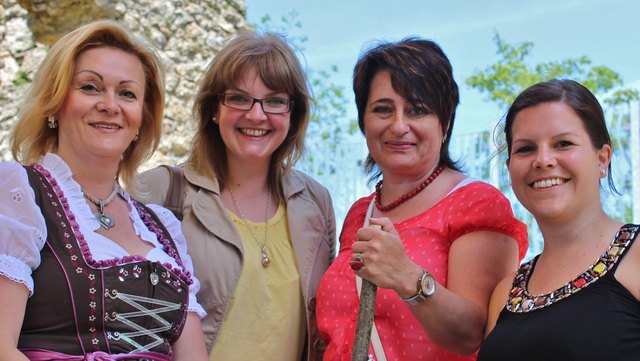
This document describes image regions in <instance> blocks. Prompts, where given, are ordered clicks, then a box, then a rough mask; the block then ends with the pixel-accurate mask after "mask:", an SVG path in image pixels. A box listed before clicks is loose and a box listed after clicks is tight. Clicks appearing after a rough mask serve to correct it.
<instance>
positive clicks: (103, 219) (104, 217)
mask: <svg viewBox="0 0 640 361" xmlns="http://www.w3.org/2000/svg"><path fill="white" fill-rule="evenodd" d="M80 189H81V190H82V194H83V195H84V196H85V197H86V198H87V199H88V200H89V201H91V203H93V204H95V205H96V207H97V208H98V211H97V212H95V213H94V214H93V216H94V217H95V218H96V221H98V223H100V225H101V226H102V228H104V229H109V228H111V227H113V226H115V225H116V222H115V220H114V219H113V217H111V216H110V215H108V214H105V213H104V207H106V206H108V205H109V204H111V202H113V200H114V199H116V195H117V194H118V193H120V185H118V182H117V181H114V182H113V190H112V191H111V193H110V194H109V196H107V198H105V199H100V198H98V197H96V196H94V195H93V194H91V193H89V192H87V191H86V190H85V189H84V188H82V187H80Z"/></svg>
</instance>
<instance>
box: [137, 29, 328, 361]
mask: <svg viewBox="0 0 640 361" xmlns="http://www.w3.org/2000/svg"><path fill="white" fill-rule="evenodd" d="M309 113H310V95H309V89H308V87H307V81H306V78H305V75H304V72H303V70H302V67H301V66H300V63H299V62H298V60H297V58H296V56H295V54H294V52H293V51H292V50H291V48H290V47H289V46H288V45H287V43H286V41H285V39H283V38H282V37H281V36H278V35H274V34H258V33H255V32H244V33H241V34H240V35H238V36H237V37H235V38H233V39H232V40H231V41H230V42H229V43H228V44H227V45H226V46H225V47H224V48H223V49H222V50H221V51H220V53H219V54H218V55H217V56H216V57H215V58H214V59H213V61H212V63H211V64H210V65H209V67H208V68H207V70H206V73H205V74H204V78H203V80H202V82H201V85H200V88H199V90H198V93H197V94H196V98H195V102H194V114H195V117H196V118H197V120H198V129H197V134H196V136H195V139H194V142H193V147H192V151H191V155H190V157H189V159H188V161H187V162H186V163H184V164H180V165H178V168H179V169H181V170H182V171H183V174H184V181H185V182H184V183H185V186H184V190H183V192H184V201H183V203H182V207H181V211H182V215H183V217H184V218H183V222H182V230H183V232H184V234H185V237H186V238H187V241H188V244H189V249H190V251H191V254H192V258H193V261H194V267H195V273H196V275H197V276H198V278H199V280H200V282H201V290H200V292H199V293H198V299H199V300H200V301H201V303H202V305H203V306H204V308H205V310H206V311H207V313H208V316H207V317H206V318H205V319H204V320H203V330H204V334H205V339H206V343H207V346H208V348H209V350H210V358H211V360H290V361H297V360H321V359H322V354H323V351H324V347H323V346H322V344H321V340H320V337H319V334H318V330H317V327H316V320H315V306H316V288H317V286H318V283H319V281H320V277H321V276H322V274H323V273H324V271H325V270H326V269H327V268H328V267H329V264H330V263H331V262H332V260H333V258H334V256H335V218H334V212H333V206H332V202H331V198H330V196H329V193H328V191H327V190H326V189H325V188H324V187H323V186H321V185H320V184H318V183H317V182H315V181H314V180H313V179H311V178H310V177H309V176H307V175H305V174H303V173H301V172H299V171H296V170H293V169H292V167H293V165H294V164H295V163H296V161H297V160H298V159H299V158H300V157H301V156H302V152H303V145H304V137H305V133H306V129H307V124H308V122H309ZM171 179H172V178H171V175H170V172H168V170H167V169H166V168H165V167H159V168H156V169H153V170H151V171H149V172H147V173H145V174H143V175H142V181H143V182H144V183H146V185H147V187H148V191H149V194H150V197H151V201H152V202H154V203H160V204H163V203H165V202H166V200H167V193H168V190H169V189H170V188H169V187H170V182H171Z"/></svg>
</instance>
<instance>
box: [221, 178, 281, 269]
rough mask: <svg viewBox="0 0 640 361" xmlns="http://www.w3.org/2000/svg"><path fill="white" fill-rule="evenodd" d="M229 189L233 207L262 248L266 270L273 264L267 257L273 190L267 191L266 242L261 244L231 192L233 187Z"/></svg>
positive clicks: (265, 214)
mask: <svg viewBox="0 0 640 361" xmlns="http://www.w3.org/2000/svg"><path fill="white" fill-rule="evenodd" d="M227 188H228V189H229V194H231V199H232V200H233V205H234V206H236V210H237V211H238V213H240V218H241V219H242V221H243V222H244V225H245V226H246V227H247V229H248V230H249V234H251V237H253V239H254V240H255V241H256V243H257V244H258V245H259V246H260V253H261V254H262V267H265V268H266V267H267V266H268V265H269V263H271V260H270V259H269V256H268V255H267V235H268V231H269V227H268V225H267V222H268V221H269V204H271V190H268V191H267V206H266V210H265V212H264V242H260V241H259V240H258V237H256V235H255V233H253V230H252V229H251V227H249V222H248V221H247V216H246V215H245V213H244V211H243V210H242V208H240V205H239V204H238V200H237V199H236V196H235V195H234V194H233V191H232V190H231V187H227Z"/></svg>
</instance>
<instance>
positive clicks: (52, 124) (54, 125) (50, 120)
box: [47, 115, 58, 129]
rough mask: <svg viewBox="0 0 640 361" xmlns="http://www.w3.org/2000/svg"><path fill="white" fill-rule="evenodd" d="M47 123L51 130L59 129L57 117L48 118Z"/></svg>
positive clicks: (50, 116)
mask: <svg viewBox="0 0 640 361" xmlns="http://www.w3.org/2000/svg"><path fill="white" fill-rule="evenodd" d="M47 123H49V128H51V129H55V128H57V127H58V119H56V117H54V116H53V115H49V116H48V117H47Z"/></svg>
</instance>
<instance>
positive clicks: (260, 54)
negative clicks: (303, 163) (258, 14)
mask: <svg viewBox="0 0 640 361" xmlns="http://www.w3.org/2000/svg"><path fill="white" fill-rule="evenodd" d="M252 67H253V68H255V69H256V71H257V72H258V74H259V75H260V78H262V80H263V81H264V83H265V85H266V86H267V87H268V88H270V89H272V90H274V91H278V92H284V93H287V94H289V95H290V96H291V99H292V101H293V103H292V104H291V126H290V128H289V133H288V134H287V136H286V138H285V140H284V142H283V143H282V144H281V145H280V146H279V147H278V149H276V150H275V152H274V153H273V154H272V156H271V164H270V167H269V176H268V184H269V188H270V189H271V191H272V192H273V193H274V194H276V195H278V197H280V198H282V190H281V189H280V183H281V180H282V177H283V175H284V174H285V173H286V172H288V171H290V170H291V168H292V167H293V165H294V164H295V163H296V162H297V161H298V160H299V159H300V158H301V157H302V155H303V154H304V138H305V135H306V132H307V125H308V124H309V116H310V108H311V105H310V104H311V96H310V92H309V87H308V84H307V78H306V76H305V74H304V71H303V70H302V66H301V65H300V62H299V61H298V58H297V57H296V55H295V53H294V52H293V50H292V49H291V47H289V45H288V44H287V42H286V40H285V38H284V37H282V36H280V35H277V34H272V33H265V34H258V33H257V32H255V31H245V32H242V33H240V34H238V35H237V36H236V37H234V38H233V39H231V41H229V42H228V43H227V44H226V45H225V46H224V48H223V49H222V50H221V51H220V53H218V55H217V56H216V57H215V58H214V59H213V60H212V61H211V63H210V64H209V65H208V67H207V69H206V71H205V74H204V76H203V79H202V81H201V83H200V86H199V88H198V92H197V94H196V97H195V100H194V105H193V113H194V117H195V118H196V120H197V122H198V129H197V133H196V136H195V138H194V142H193V147H192V151H191V155H190V158H189V162H190V164H191V166H192V167H193V168H194V169H195V170H196V171H197V172H198V173H200V174H203V175H206V176H209V177H216V178H217V179H218V182H219V183H220V187H221V188H223V187H224V185H225V180H226V177H227V171H228V168H227V167H228V165H227V150H226V146H225V144H224V141H223V140H222V136H221V134H220V128H219V127H218V125H217V124H215V123H214V122H213V120H212V118H213V117H214V116H215V115H216V114H217V113H218V109H219V108H220V101H221V98H220V95H221V94H222V93H224V92H225V90H227V89H229V88H233V87H235V86H236V83H237V81H238V79H239V78H240V77H241V74H242V73H243V72H245V71H247V69H249V68H252Z"/></svg>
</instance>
